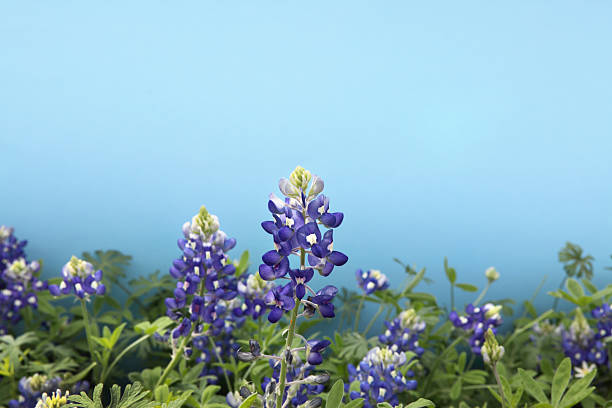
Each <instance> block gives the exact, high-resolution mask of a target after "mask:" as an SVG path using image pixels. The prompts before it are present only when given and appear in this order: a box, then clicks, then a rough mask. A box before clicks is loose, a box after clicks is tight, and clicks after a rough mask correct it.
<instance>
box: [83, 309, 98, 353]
mask: <svg viewBox="0 0 612 408" xmlns="http://www.w3.org/2000/svg"><path fill="white" fill-rule="evenodd" d="M81 313H82V314H83V324H84V325H85V337H87V347H88V348H89V355H90V356H91V361H92V362H93V361H95V360H96V357H95V355H94V345H93V339H92V337H91V326H90V324H89V313H87V305H86V304H85V299H81Z"/></svg>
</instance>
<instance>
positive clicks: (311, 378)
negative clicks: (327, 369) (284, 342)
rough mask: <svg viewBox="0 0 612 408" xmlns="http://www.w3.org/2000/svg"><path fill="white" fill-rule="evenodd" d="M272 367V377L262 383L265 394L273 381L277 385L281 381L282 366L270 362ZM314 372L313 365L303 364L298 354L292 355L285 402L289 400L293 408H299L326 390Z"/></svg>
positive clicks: (284, 397)
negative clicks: (298, 407)
mask: <svg viewBox="0 0 612 408" xmlns="http://www.w3.org/2000/svg"><path fill="white" fill-rule="evenodd" d="M270 366H271V367H272V368H273V373H272V377H271V378H270V377H264V378H263V380H262V382H261V388H262V390H263V391H264V392H265V391H266V389H267V388H268V385H269V384H270V383H271V382H272V381H274V382H275V383H278V381H279V376H280V364H278V362H276V361H274V360H270ZM313 370H314V367H313V365H312V364H310V363H308V362H306V363H303V362H302V360H301V359H300V357H299V355H298V354H297V353H293V354H292V358H291V363H290V364H289V365H288V367H287V386H286V387H285V392H284V393H283V401H286V400H287V399H289V400H290V404H291V406H294V407H297V406H300V405H302V404H304V403H305V402H307V401H308V400H309V398H310V397H312V396H315V395H318V394H320V393H322V392H323V391H324V390H325V386H324V385H323V384H320V383H317V382H321V381H317V380H316V373H314V372H313ZM283 405H284V404H283ZM265 408H272V406H271V405H270V404H266V405H265Z"/></svg>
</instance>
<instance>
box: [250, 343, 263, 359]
mask: <svg viewBox="0 0 612 408" xmlns="http://www.w3.org/2000/svg"><path fill="white" fill-rule="evenodd" d="M249 348H250V349H251V354H253V355H254V356H256V357H258V356H259V355H260V354H261V346H260V345H259V343H258V342H257V340H249Z"/></svg>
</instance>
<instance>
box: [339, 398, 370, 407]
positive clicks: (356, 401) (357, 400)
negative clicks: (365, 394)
mask: <svg viewBox="0 0 612 408" xmlns="http://www.w3.org/2000/svg"><path fill="white" fill-rule="evenodd" d="M364 401H365V399H363V398H355V399H354V400H352V401H350V402H347V403H346V404H344V405H343V408H361V407H363V403H364Z"/></svg>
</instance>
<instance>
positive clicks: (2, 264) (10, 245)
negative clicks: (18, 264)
mask: <svg viewBox="0 0 612 408" xmlns="http://www.w3.org/2000/svg"><path fill="white" fill-rule="evenodd" d="M13 231H14V230H13V228H9V227H6V226H4V225H0V276H1V275H2V273H3V272H4V269H5V268H6V266H7V265H8V264H9V263H11V262H13V261H14V260H16V259H19V258H25V252H24V249H23V248H24V247H25V246H26V245H27V244H28V241H19V240H18V239H17V237H16V236H15V235H13Z"/></svg>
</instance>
